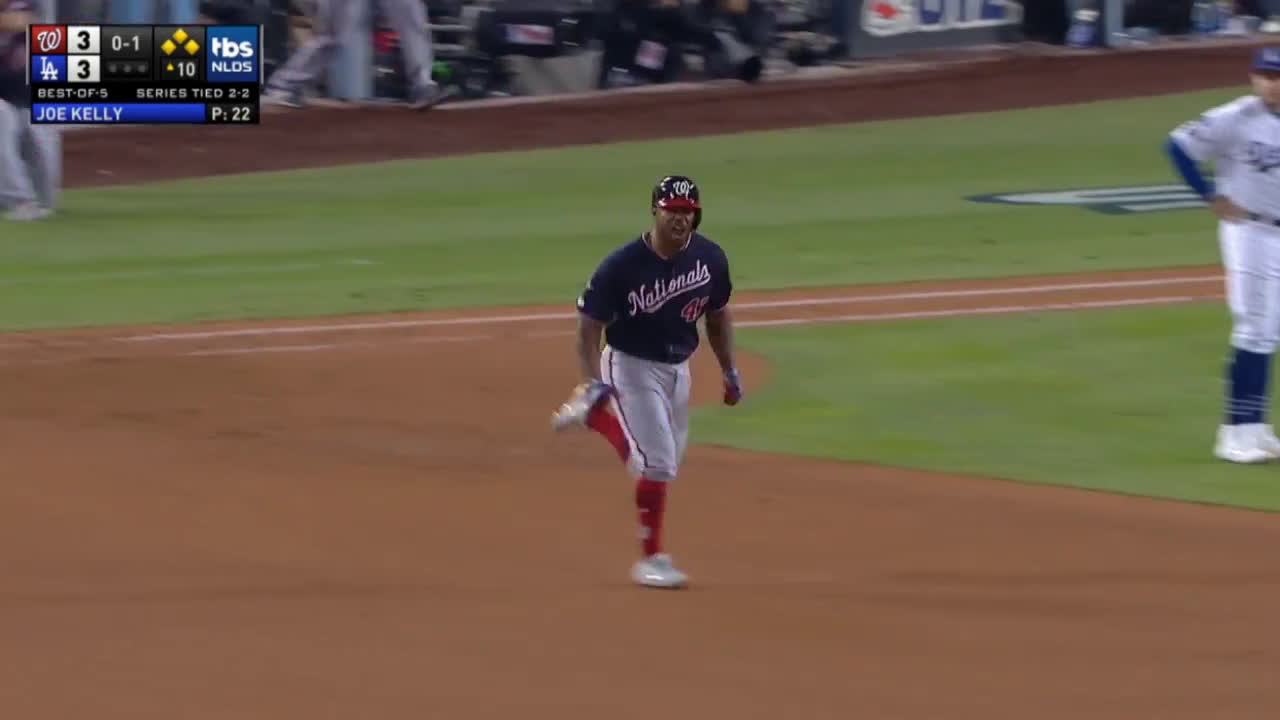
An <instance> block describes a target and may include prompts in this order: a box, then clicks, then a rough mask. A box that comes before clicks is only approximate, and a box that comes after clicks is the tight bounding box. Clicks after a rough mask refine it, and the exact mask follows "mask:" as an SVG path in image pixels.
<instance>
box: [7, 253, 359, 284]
mask: <svg viewBox="0 0 1280 720" xmlns="http://www.w3.org/2000/svg"><path fill="white" fill-rule="evenodd" d="M378 264H380V263H379V262H378V261H377V260H367V259H365V258H350V259H346V260H334V261H332V262H317V263H282V264H279V265H225V266H224V265H216V266H212V267H178V266H174V267H163V268H152V269H149V270H120V271H115V272H110V271H108V272H84V273H63V274H56V275H36V276H32V277H21V278H0V287H16V286H19V285H49V284H52V283H76V282H98V281H111V280H145V279H148V278H170V277H186V276H192V277H219V276H223V275H256V274H271V273H290V272H305V271H308V270H321V269H327V268H335V267H347V266H365V265H378Z"/></svg>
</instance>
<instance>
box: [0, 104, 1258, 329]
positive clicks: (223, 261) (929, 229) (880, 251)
mask: <svg viewBox="0 0 1280 720" xmlns="http://www.w3.org/2000/svg"><path fill="white" fill-rule="evenodd" d="M1238 93H1239V91H1238V90H1235V89H1231V90H1222V91H1214V92H1206V93H1195V94H1190V95H1181V96H1170V97H1164V98H1155V99H1142V100H1132V101H1124V102H1109V103H1096V104H1087V105H1079V106H1073V107H1068V108H1048V109H1038V110H1027V111H1019V112H1008V113H998V114H975V115H962V116H950V117H941V118H930V119H919V120H910V121H894V122H886V123H869V124H859V125H848V126H838V127H826V128H819V129H808V130H793V131H786V132H771V133H752V134H742V135H732V136H721V137H714V138H700V139H691V140H677V141H668V142H659V143H653V142H650V143H625V144H617V145H598V146H588V147H580V148H572V149H562V150H547V151H537V152H522V153H506V154H488V155H479V156H470V157H456V158H443V159H437V160H432V161H405V162H396V163H386V164H380V165H365V166H357V167H344V168H339V169H329V170H315V171H305V172H291V173H273V174H259V175H245V176H238V177H223V178H217V179H207V180H200V181H187V182H176V183H163V184H153V185H142V186H134V187H116V188H101V189H85V190H74V191H70V192H68V193H67V195H66V211H65V213H64V215H63V216H62V217H61V218H59V219H58V220H57V221H56V222H52V223H47V224H33V225H29V226H18V225H6V226H5V227H4V228H3V230H4V234H3V235H2V236H0V267H3V268H4V269H3V271H2V272H0V329H14V328H32V327H52V326H74V325H92V324H102V323H127V322H144V321H185V320H199V319H211V318H235V317H255V316H259V317H260V316H283V315H294V316H297V315H308V314H316V313H338V312H357V311H370V310H405V309H416V308H428V307H431V308H436V307H450V306H461V305H491V304H509V303H524V302H559V303H569V302H572V298H573V296H574V294H575V293H576V291H577V289H578V288H579V286H580V285H581V283H582V282H583V281H584V280H585V278H586V276H587V275H588V274H589V272H590V271H591V269H592V267H593V266H594V265H595V263H596V262H597V260H598V259H599V258H600V257H601V256H602V255H603V254H604V253H605V252H606V251H607V250H608V249H610V248H611V247H613V246H615V245H617V244H620V243H621V242H624V241H625V240H627V239H629V238H630V237H632V236H633V235H634V233H636V232H638V231H639V230H641V229H642V228H643V227H644V225H645V224H646V223H647V222H648V220H649V217H648V192H649V189H650V187H651V184H652V182H653V181H654V180H655V179H656V178H657V177H659V176H660V175H662V174H664V173H668V172H672V171H680V172H687V173H689V174H692V175H694V176H695V178H696V179H698V180H699V181H700V183H701V184H702V186H703V188H704V193H705V198H704V199H705V203H706V207H707V210H706V225H705V227H704V229H705V230H706V231H707V232H708V233H709V234H710V235H712V236H713V237H714V238H716V239H717V240H719V241H721V242H722V244H724V245H725V246H726V247H727V249H728V250H729V253H730V257H731V259H732V261H733V263H734V271H735V275H736V279H737V284H738V287H740V288H776V287H786V286H813V285H831V284H845V283H866V282H886V281H899V280H908V279H921V278H942V277H989V276H1001V275H1014V274H1025V273H1037V272H1061V271H1072V270H1091V269H1101V268H1133V267H1144V266H1153V265H1184V264H1201V263H1211V262H1214V261H1216V252H1217V250H1216V243H1215V242H1214V241H1213V223H1212V222H1211V220H1210V218H1209V217H1208V215H1207V213H1202V212H1196V211H1183V212H1171V213H1161V214H1149V215H1131V216H1106V215H1100V214H1097V213H1093V212H1090V211H1087V210H1084V209H1079V208H1062V207H1008V206H1002V205H990V204H980V203H973V202H969V201H967V200H965V199H964V198H965V197H966V196H969V195H974V194H980V193H986V192H1009V191H1017V190H1020V189H1028V190H1030V189H1053V188H1068V187H1075V186H1093V185H1106V184H1128V183H1147V182H1160V183H1164V182H1171V181H1173V174H1172V171H1171V170H1170V168H1169V167H1168V165H1167V163H1166V161H1165V159H1164V157H1163V156H1162V154H1161V152H1160V143H1161V141H1162V139H1163V137H1164V134H1165V133H1166V132H1167V131H1168V130H1169V129H1170V128H1172V127H1173V126H1175V125H1176V124H1177V123H1178V122H1181V121H1182V120H1184V119H1186V118H1190V117H1194V116H1195V115H1196V114H1198V113H1199V112H1200V111H1201V110H1202V109H1204V108H1205V107H1207V106H1208V105H1210V104H1213V103H1217V102H1221V101H1223V100H1225V99H1228V98H1230V97H1233V96H1235V95H1237V94H1238Z"/></svg>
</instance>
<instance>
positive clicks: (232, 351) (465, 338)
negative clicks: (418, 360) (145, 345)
mask: <svg viewBox="0 0 1280 720" xmlns="http://www.w3.org/2000/svg"><path fill="white" fill-rule="evenodd" d="M492 339H494V338H493V336H492V335H453V336H439V337H415V338H397V339H396V340H394V341H393V342H394V343H397V344H401V343H402V344H406V345H407V344H427V343H457V342H476V341H478V340H492ZM388 344H391V343H385V342H383V343H377V342H367V341H360V342H336V343H313V344H309V345H256V346H248V347H236V348H215V349H212V350H192V351H191V352H185V353H183V356H185V357H218V356H222V355H258V354H261V353H305V352H316V351H319V350H337V349H351V348H360V347H364V348H371V347H382V346H384V345H388Z"/></svg>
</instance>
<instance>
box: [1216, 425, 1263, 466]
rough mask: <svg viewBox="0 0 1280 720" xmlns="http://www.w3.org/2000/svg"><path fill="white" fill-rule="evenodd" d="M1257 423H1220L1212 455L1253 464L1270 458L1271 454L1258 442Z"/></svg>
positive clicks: (1259, 434) (1235, 461)
mask: <svg viewBox="0 0 1280 720" xmlns="http://www.w3.org/2000/svg"><path fill="white" fill-rule="evenodd" d="M1257 427H1258V426H1257V425H1220V426H1219V427H1218V441H1217V442H1216V443H1215V444H1214V446H1213V454H1214V457H1217V458H1218V459H1220V460H1226V461H1227V462H1233V463H1243V464H1254V463H1262V462H1266V461H1268V460H1271V459H1272V458H1273V457H1275V456H1273V455H1271V453H1270V452H1268V451H1267V450H1266V449H1264V448H1263V447H1262V446H1261V445H1260V444H1259V442H1260V437H1261V433H1259V432H1258V430H1257Z"/></svg>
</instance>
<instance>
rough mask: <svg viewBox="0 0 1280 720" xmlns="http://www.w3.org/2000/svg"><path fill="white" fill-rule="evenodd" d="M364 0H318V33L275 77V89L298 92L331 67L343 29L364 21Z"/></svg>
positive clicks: (273, 83)
mask: <svg viewBox="0 0 1280 720" xmlns="http://www.w3.org/2000/svg"><path fill="white" fill-rule="evenodd" d="M361 2H362V0H317V3H316V26H317V30H316V32H315V33H314V34H313V35H312V36H311V37H310V38H308V39H307V41H306V42H305V43H303V45H302V47H300V48H298V49H297V50H296V51H295V52H294V53H293V56H292V57H290V58H289V60H288V61H287V62H286V63H285V64H284V65H283V66H282V67H281V68H280V69H279V70H276V71H275V73H273V74H272V76H271V82H270V85H271V87H272V88H273V89H276V90H283V91H297V90H301V89H302V88H303V87H305V86H307V85H309V84H311V83H313V82H315V80H316V78H318V77H320V76H321V75H322V74H324V73H325V72H326V71H328V69H329V65H330V64H331V63H332V62H333V56H334V53H335V52H337V50H338V36H339V35H340V34H341V33H342V29H343V28H348V27H351V26H352V25H354V24H355V23H357V22H359V21H360V12H361V10H362V8H361Z"/></svg>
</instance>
